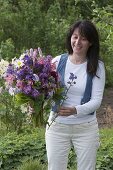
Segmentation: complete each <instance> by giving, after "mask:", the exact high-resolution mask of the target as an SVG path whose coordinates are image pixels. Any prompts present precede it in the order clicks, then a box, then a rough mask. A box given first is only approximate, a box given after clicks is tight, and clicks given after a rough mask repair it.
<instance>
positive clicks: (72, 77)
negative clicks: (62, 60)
mask: <svg viewBox="0 0 113 170" xmlns="http://www.w3.org/2000/svg"><path fill="white" fill-rule="evenodd" d="M69 79H70V80H72V81H73V80H74V79H77V76H75V75H74V74H73V73H70V77H69Z"/></svg>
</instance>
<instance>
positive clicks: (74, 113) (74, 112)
mask: <svg viewBox="0 0 113 170" xmlns="http://www.w3.org/2000/svg"><path fill="white" fill-rule="evenodd" d="M76 114H77V110H76V107H73V115H76Z"/></svg>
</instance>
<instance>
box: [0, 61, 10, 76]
mask: <svg viewBox="0 0 113 170" xmlns="http://www.w3.org/2000/svg"><path fill="white" fill-rule="evenodd" d="M8 65H9V62H8V61H6V60H3V59H1V61H0V76H1V77H3V76H4V73H5V72H6V71H7V68H8Z"/></svg>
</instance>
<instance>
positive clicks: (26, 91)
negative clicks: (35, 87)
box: [23, 85, 32, 94]
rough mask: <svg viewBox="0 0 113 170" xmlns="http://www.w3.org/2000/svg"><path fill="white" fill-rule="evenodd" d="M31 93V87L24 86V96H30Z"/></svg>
mask: <svg viewBox="0 0 113 170" xmlns="http://www.w3.org/2000/svg"><path fill="white" fill-rule="evenodd" d="M31 91H32V87H31V86H30V85H27V86H25V87H24V88H23V92H24V93H25V94H30V93H31Z"/></svg>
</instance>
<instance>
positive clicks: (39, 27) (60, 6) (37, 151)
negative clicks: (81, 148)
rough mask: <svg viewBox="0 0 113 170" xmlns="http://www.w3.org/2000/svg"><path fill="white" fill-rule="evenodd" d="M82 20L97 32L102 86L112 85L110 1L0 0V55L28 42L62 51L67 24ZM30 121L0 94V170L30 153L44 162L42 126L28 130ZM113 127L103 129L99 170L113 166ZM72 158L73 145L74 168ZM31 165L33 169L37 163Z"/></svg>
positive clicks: (14, 53)
mask: <svg viewBox="0 0 113 170" xmlns="http://www.w3.org/2000/svg"><path fill="white" fill-rule="evenodd" d="M81 19H89V20H91V21H92V22H94V24H95V25H96V27H97V29H98V31H99V35H100V45H101V51H100V56H101V58H102V59H103V61H104V63H105V68H106V87H113V2H112V0H93V1H92V0H5V1H4V0H0V59H1V58H3V59H7V60H9V61H10V60H11V59H12V58H14V57H15V56H19V55H20V54H21V53H22V52H23V51H24V50H26V49H29V48H31V47H32V48H37V47H41V49H42V51H43V52H44V54H51V55H52V56H53V57H55V56H56V55H59V54H61V53H65V52H66V48H65V40H66V34H67V31H68V28H69V26H70V25H71V24H72V23H73V22H74V21H77V20H81ZM2 84H3V82H0V86H1V85H2ZM28 126H29V127H30V128H31V129H32V128H33V126H32V124H26V115H24V114H22V113H21V111H20V109H19V108H17V107H16V106H15V105H14V104H13V100H12V98H11V96H9V95H8V94H7V93H6V94H1V96H0V169H1V170H9V169H10V170H14V169H15V167H18V166H19V165H21V164H22V163H23V160H24V158H25V159H27V158H29V157H32V158H33V159H35V158H36V160H37V159H39V160H40V158H41V160H40V163H41V164H43V163H46V161H47V159H46V151H45V142H44V133H43V132H42V131H43V130H44V129H42V130H41V129H40V130H39V129H38V131H37V129H33V131H32V130H28ZM9 132H12V133H9ZM39 132H40V134H42V135H43V137H42V136H41V135H40V134H39ZM112 132H113V130H112V129H111V130H108V129H107V130H103V131H101V141H102V145H101V147H100V149H99V151H98V155H97V156H98V157H97V167H96V169H97V170H105V169H107V170H112V169H113V138H112V137H111V136H112ZM6 134H7V135H6ZM108 135H109V136H108ZM74 159H75V157H74V152H73V149H72V150H71V151H70V155H69V163H68V168H69V170H74V169H75V168H74V167H76V164H74ZM28 163H29V162H28ZM31 166H32V168H31V169H32V170H33V166H34V167H35V166H37V162H34V165H31ZM39 166H41V165H39ZM26 167H27V163H26ZM28 167H30V164H28ZM20 168H21V167H20ZM24 168H25V167H23V169H24ZM23 169H22V168H21V170H23ZM39 169H40V168H39ZM19 170H20V169H19ZM24 170H25V169H24ZM40 170H41V169H40Z"/></svg>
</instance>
